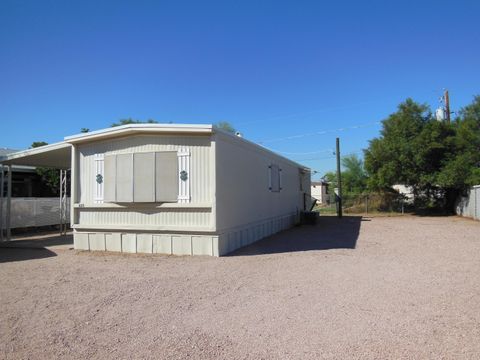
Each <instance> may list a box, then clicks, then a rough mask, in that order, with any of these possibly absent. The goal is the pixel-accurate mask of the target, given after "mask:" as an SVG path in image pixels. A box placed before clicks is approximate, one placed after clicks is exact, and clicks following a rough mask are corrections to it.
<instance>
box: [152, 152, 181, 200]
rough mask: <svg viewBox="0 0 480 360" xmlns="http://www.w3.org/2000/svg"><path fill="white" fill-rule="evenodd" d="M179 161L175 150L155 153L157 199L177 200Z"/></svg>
mask: <svg viewBox="0 0 480 360" xmlns="http://www.w3.org/2000/svg"><path fill="white" fill-rule="evenodd" d="M177 195H178V161H177V153H176V152H174V151H163V152H157V153H155V200H156V202H177Z"/></svg>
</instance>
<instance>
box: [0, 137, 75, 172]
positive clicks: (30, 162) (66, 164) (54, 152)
mask: <svg viewBox="0 0 480 360" xmlns="http://www.w3.org/2000/svg"><path fill="white" fill-rule="evenodd" d="M71 148H72V145H71V144H69V143H67V142H65V141H62V142H59V143H55V144H49V145H45V146H39V147H36V148H33V149H27V150H22V151H17V152H14V153H10V154H7V155H5V156H2V157H0V163H1V164H3V165H26V166H35V167H37V166H43V167H49V168H55V169H69V168H70V162H71Z"/></svg>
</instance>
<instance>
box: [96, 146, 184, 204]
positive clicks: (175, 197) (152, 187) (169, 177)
mask: <svg viewBox="0 0 480 360" xmlns="http://www.w3.org/2000/svg"><path fill="white" fill-rule="evenodd" d="M186 153H188V156H189V155H190V153H189V152H188V151H187V152H185V151H182V152H181V153H180V152H178V153H177V152H176V151H164V152H140V153H130V154H118V155H105V158H104V182H105V186H104V200H105V201H107V202H120V203H122V202H124V203H130V202H143V203H154V202H177V201H180V199H182V201H181V202H189V201H190V196H189V191H188V194H187V195H188V199H187V197H186V196H182V197H181V196H180V195H182V192H181V191H180V190H181V189H188V190H189V174H188V171H189V169H188V166H189V162H188V161H187V162H185V161H181V160H180V159H181V158H183V157H184V156H185V154H186ZM186 200H188V201H186Z"/></svg>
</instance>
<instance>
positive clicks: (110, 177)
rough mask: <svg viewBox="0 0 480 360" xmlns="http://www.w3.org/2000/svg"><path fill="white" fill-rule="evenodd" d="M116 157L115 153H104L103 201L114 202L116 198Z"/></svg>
mask: <svg viewBox="0 0 480 360" xmlns="http://www.w3.org/2000/svg"><path fill="white" fill-rule="evenodd" d="M116 162H117V157H116V156H115V155H105V158H104V175H103V183H104V194H103V200H104V201H105V202H115V201H116V200H117V199H116V196H115V194H116V186H117V184H116V183H117V180H116V178H117V176H116V174H117V169H116Z"/></svg>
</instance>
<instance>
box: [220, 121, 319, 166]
mask: <svg viewBox="0 0 480 360" xmlns="http://www.w3.org/2000/svg"><path fill="white" fill-rule="evenodd" d="M215 132H216V133H219V134H222V135H224V136H226V137H227V138H230V139H232V140H233V141H239V142H241V143H243V144H245V145H248V146H251V147H254V148H257V149H260V150H263V151H265V152H266V153H269V154H271V155H274V156H276V157H279V158H281V159H283V160H284V161H286V162H289V163H290V164H293V165H294V166H297V167H299V168H302V169H304V170H307V171H311V169H310V168H309V167H308V166H305V165H302V164H300V163H298V162H296V161H293V160H291V159H289V158H287V157H285V156H283V155H280V154H278V153H276V152H275V151H272V150H270V149H267V148H266V147H264V146H262V145H260V144H257V143H254V142H253V141H250V140H248V139H245V138H244V137H241V136H237V135H235V134H232V133H230V132H228V131H225V130H222V129H218V128H215Z"/></svg>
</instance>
